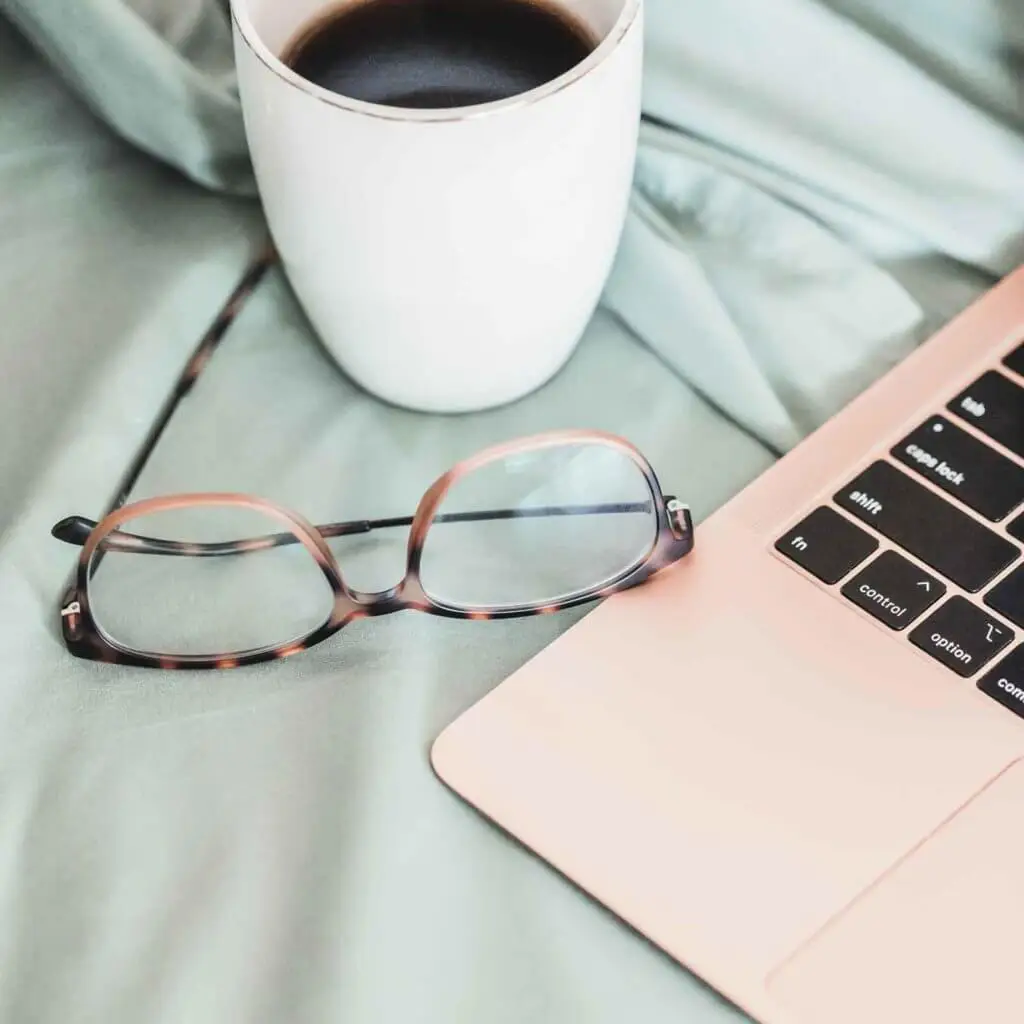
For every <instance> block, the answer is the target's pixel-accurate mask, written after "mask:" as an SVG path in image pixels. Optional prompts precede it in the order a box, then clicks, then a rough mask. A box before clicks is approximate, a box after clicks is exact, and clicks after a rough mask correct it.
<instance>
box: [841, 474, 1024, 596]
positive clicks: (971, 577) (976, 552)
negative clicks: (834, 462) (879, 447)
mask: <svg viewBox="0 0 1024 1024" xmlns="http://www.w3.org/2000/svg"><path fill="white" fill-rule="evenodd" d="M835 501H836V504H837V505H839V506H840V507H842V508H844V509H846V510H847V511H848V512H850V513H852V514H853V515H855V516H856V517H857V518H858V519H860V520H862V521H863V522H865V523H868V524H870V525H871V526H872V527H874V528H875V529H876V530H877V531H878V532H879V533H881V534H882V535H884V536H886V537H888V538H889V539H890V540H891V541H893V542H894V543H896V544H898V545H899V546H900V547H901V548H903V549H904V550H905V551H909V552H910V553H911V554H912V555H915V556H916V557H918V558H920V559H921V561H922V562H924V563H926V564H927V565H930V566H931V567H932V568H933V569H935V570H936V571H937V572H940V573H942V575H943V576H945V577H947V578H948V579H951V580H952V581H953V582H954V583H956V584H957V585H958V586H960V587H963V589H964V590H966V591H968V592H969V593H972V594H973V593H976V592H977V591H979V590H981V588H982V587H984V586H985V584H986V583H988V582H989V581H990V580H992V579H994V578H995V577H996V576H998V575H999V573H1001V572H1002V571H1003V569H1005V568H1006V567H1007V566H1008V565H1010V564H1011V563H1012V562H1014V561H1015V560H1016V559H1017V557H1018V556H1019V555H1020V551H1019V550H1018V548H1017V547H1016V546H1015V545H1014V544H1011V543H1010V542H1009V541H1008V540H1006V539H1005V538H1003V537H1000V536H999V535H998V534H996V533H993V532H992V531H991V530H989V529H988V528H987V527H985V526H982V525H981V523H979V522H978V521H977V520H976V519H972V518H971V517H970V516H968V515H967V514H966V513H964V512H961V511H960V510H959V509H958V508H957V507H956V506H955V505H953V504H951V503H950V502H949V501H947V500H946V499H945V498H941V497H939V495H937V494H936V493H935V492H934V491H930V490H928V488H926V487H923V486H922V485H921V484H919V483H917V482H916V481H915V480H912V479H911V478H910V477H909V476H907V475H906V474H905V473H903V472H901V471H900V470H898V469H896V467H895V466H893V465H891V464H890V463H888V462H876V463H874V464H873V465H871V466H869V467H868V468H867V469H866V470H865V471H864V472H863V473H861V474H860V476H858V477H857V479H856V480H854V481H853V482H852V483H851V484H849V485H848V486H846V487H844V488H843V489H842V490H841V491H839V492H838V493H837V494H836V496H835Z"/></svg>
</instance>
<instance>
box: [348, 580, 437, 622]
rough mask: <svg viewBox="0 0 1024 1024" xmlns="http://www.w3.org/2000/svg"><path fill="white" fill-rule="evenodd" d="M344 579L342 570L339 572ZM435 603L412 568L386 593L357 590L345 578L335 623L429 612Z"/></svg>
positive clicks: (388, 588) (383, 591) (387, 589)
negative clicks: (409, 610) (410, 611)
mask: <svg viewBox="0 0 1024 1024" xmlns="http://www.w3.org/2000/svg"><path fill="white" fill-rule="evenodd" d="M339 575H340V569H339ZM431 605H432V602H431V601H430V599H429V598H428V597H427V595H426V592H425V591H424V590H423V584H422V583H420V580H419V574H418V573H417V572H416V569H415V567H413V566H409V567H408V568H407V569H406V574H405V576H404V577H403V578H402V579H401V580H399V582H398V583H396V584H395V585H394V586H393V587H387V588H386V589H385V590H356V589H354V588H352V587H350V586H349V585H348V584H347V583H346V582H345V580H344V577H342V592H341V593H338V594H337V595H336V598H335V613H334V619H335V621H336V622H337V623H338V624H339V625H343V624H344V623H346V622H349V621H351V620H352V619H354V618H369V617H374V618H375V617H377V616H380V615H389V614H390V613H391V612H400V611H405V610H406V609H416V610H418V611H428V610H429V609H430V608H431Z"/></svg>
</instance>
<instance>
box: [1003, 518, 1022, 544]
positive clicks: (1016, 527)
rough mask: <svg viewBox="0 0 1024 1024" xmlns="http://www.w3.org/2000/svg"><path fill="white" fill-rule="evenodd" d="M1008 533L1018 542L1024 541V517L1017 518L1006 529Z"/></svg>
mask: <svg viewBox="0 0 1024 1024" xmlns="http://www.w3.org/2000/svg"><path fill="white" fill-rule="evenodd" d="M1006 532H1007V533H1009V535H1010V536H1011V537H1016V538H1017V540H1024V516H1017V518H1016V519H1014V521H1013V522H1012V523H1010V525H1009V526H1007V528H1006Z"/></svg>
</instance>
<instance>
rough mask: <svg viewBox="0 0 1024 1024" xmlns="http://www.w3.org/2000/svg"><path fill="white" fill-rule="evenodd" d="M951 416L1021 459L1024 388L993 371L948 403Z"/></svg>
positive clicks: (1022, 448) (1023, 440) (1023, 437)
mask: <svg viewBox="0 0 1024 1024" xmlns="http://www.w3.org/2000/svg"><path fill="white" fill-rule="evenodd" d="M948 408H949V410H950V411H951V412H955V413H956V414H957V416H959V417H960V419H962V420H964V421H965V422H967V423H970V424H972V425H973V426H975V427H977V428H978V429H979V430H980V431H981V432H982V433H984V434H988V436H989V437H991V438H993V439H994V440H996V441H998V442H999V443H1000V444H1002V445H1005V446H1006V447H1007V448H1009V449H1010V451H1011V452H1015V453H1016V454H1017V455H1024V388H1022V387H1020V386H1019V385H1018V384H1014V383H1013V381H1012V380H1010V378H1009V377H1004V376H1003V375H1002V374H1001V373H996V371H995V370H989V371H988V373H986V374H983V375H982V376H981V377H979V378H978V379H977V380H976V381H975V382H974V383H973V384H972V385H971V386H970V387H969V388H968V389H967V390H966V391H964V392H961V394H959V395H957V397H956V398H954V399H953V401H952V402H950V403H949V406H948Z"/></svg>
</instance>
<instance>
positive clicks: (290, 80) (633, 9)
mask: <svg viewBox="0 0 1024 1024" xmlns="http://www.w3.org/2000/svg"><path fill="white" fill-rule="evenodd" d="M244 4H245V0H231V2H230V8H231V20H232V22H233V23H234V27H235V32H236V34H237V35H238V38H240V39H241V40H242V42H243V43H244V44H245V45H246V46H247V47H248V49H249V50H250V51H251V52H252V55H253V56H254V57H255V58H256V59H257V60H258V61H259V62H260V63H261V64H262V65H263V66H264V67H265V68H266V69H267V70H268V71H270V72H271V73H272V74H274V75H276V76H277V77H278V78H280V79H281V81H283V82H284V83H285V84H286V85H290V86H291V87H292V88H294V89H298V90H299V91H300V92H304V93H305V94H306V95H307V96H309V97H310V98H311V99H315V100H319V101H320V102H322V103H326V104H328V105H329V106H332V107H337V108H338V109H339V110H344V111H347V112H348V113H351V114H361V115H363V116H365V117H372V118H378V119H381V120H385V121H406V122H409V123H417V122H419V123H430V122H435V123H436V122H453V121H469V120H475V119H477V118H484V117H492V116H493V115H495V114H500V113H505V112H507V111H510V110H517V109H519V108H521V107H526V106H532V105H533V104H535V103H539V102H541V101H543V100H546V99H547V98H548V97H550V96H553V95H555V94H557V93H560V92H562V91H563V90H564V89H567V88H569V86H571V85H574V84H575V83H576V82H578V81H579V80H580V79H582V78H585V77H587V76H588V75H589V74H590V73H591V72H592V71H595V70H597V68H599V67H601V65H602V64H604V63H605V61H606V60H607V59H608V58H609V57H610V56H611V55H612V53H614V52H615V51H616V50H617V49H618V48H619V45H620V44H621V43H622V41H623V39H625V37H626V35H627V34H628V32H629V30H630V29H631V28H632V27H633V24H634V22H635V21H636V19H637V15H638V14H639V13H640V8H641V6H642V4H643V0H624V2H623V5H622V10H621V11H620V12H619V16H618V17H617V18H616V19H615V23H614V24H613V25H612V27H611V29H610V30H609V31H608V32H607V33H606V34H605V37H604V39H602V40H601V42H600V43H598V45H597V46H595V47H594V49H593V50H591V52H590V53H589V54H588V55H587V57H586V58H585V59H584V60H582V61H580V63H579V64H577V65H576V66H575V67H572V68H570V69H569V70H568V71H565V72H563V73H562V74H561V75H559V76H558V77H557V78H552V79H551V81H549V82H545V83H544V84H543V85H538V86H537V87H536V88H534V89H529V90H528V91H526V92H522V93H517V94H516V95H515V96H509V97H507V98H506V99H502V100H493V101H492V102H490V103H478V104H474V105H472V106H465V107H440V108H432V109H422V108H416V107H392V106H388V105H386V104H383V103H371V102H368V101H367V100H358V99H355V98H353V97H350V96H343V95H341V94H340V93H336V92H332V91H331V90H330V89H324V88H323V87H322V86H319V85H316V84H315V83H313V82H311V81H309V80H308V79H306V78H303V77H302V76H301V75H298V74H296V73H295V72H294V71H293V70H292V69H291V68H290V67H289V66H288V65H287V64H285V63H284V61H283V60H281V58H280V57H278V56H277V54H275V53H274V52H273V51H272V50H271V49H270V48H269V47H268V46H267V45H266V44H265V43H264V42H263V39H262V38H261V37H260V34H259V33H258V32H257V31H256V28H255V26H254V25H253V23H252V19H251V18H250V17H249V13H248V11H247V10H246V9H244Z"/></svg>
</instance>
